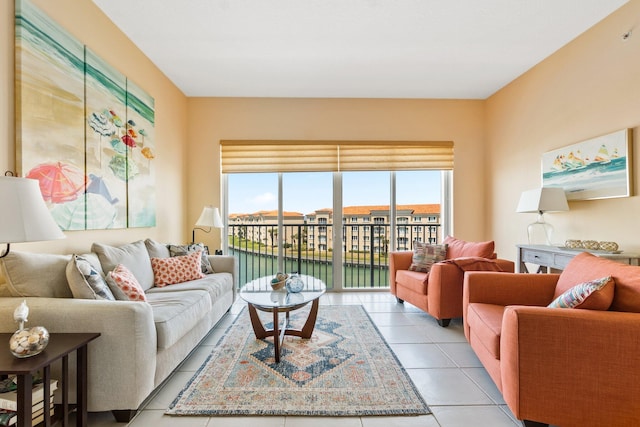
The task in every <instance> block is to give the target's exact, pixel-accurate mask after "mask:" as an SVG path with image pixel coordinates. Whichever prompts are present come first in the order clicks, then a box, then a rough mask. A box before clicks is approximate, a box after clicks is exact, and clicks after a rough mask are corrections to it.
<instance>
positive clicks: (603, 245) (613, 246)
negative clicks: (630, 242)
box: [599, 242, 619, 252]
mask: <svg viewBox="0 0 640 427" xmlns="http://www.w3.org/2000/svg"><path fill="white" fill-rule="evenodd" d="M599 247H600V250H602V251H607V252H616V251H617V250H618V248H619V246H618V244H617V243H616V242H600V243H599Z"/></svg>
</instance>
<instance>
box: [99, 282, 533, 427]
mask: <svg viewBox="0 0 640 427" xmlns="http://www.w3.org/2000/svg"><path fill="white" fill-rule="evenodd" d="M321 303H322V304H332V305H340V304H362V305H363V306H364V307H365V308H366V309H367V311H368V312H369V315H370V316H371V318H372V319H373V321H374V322H375V324H376V325H377V326H378V329H379V330H380V332H381V333H382V334H383V335H384V337H385V338H386V340H387V342H388V343H389V345H390V346H391V348H392V349H393V351H394V352H395V353H396V355H397V356H398V359H399V360H400V362H401V363H402V365H403V366H404V367H405V368H406V370H407V372H408V373H409V375H410V376H411V378H412V379H413V381H414V383H415V385H416V387H417V388H418V390H420V392H421V393H422V395H423V397H424V399H425V400H426V402H427V404H428V405H429V407H430V408H431V411H432V412H433V414H432V415H426V416H420V417H362V418H326V417H325V418H322V417H202V416H193V417H187V416H180V417H177V416H168V415H164V411H165V409H166V408H167V407H168V406H169V404H170V403H171V401H172V400H173V399H174V398H175V397H176V395H177V394H178V392H179V391H180V390H181V389H182V387H183V386H184V385H185V383H186V382H187V381H188V380H189V379H190V378H191V377H192V376H193V374H194V373H195V371H196V370H197V369H198V368H199V367H200V365H201V364H202V363H203V362H204V359H205V358H206V357H207V355H209V354H210V353H211V351H212V349H213V346H214V345H215V343H216V342H217V341H218V339H219V338H220V337H221V336H222V335H223V333H224V331H225V330H226V328H227V327H228V326H229V325H230V324H231V322H232V321H233V319H234V318H235V316H237V314H238V313H239V312H240V310H241V309H242V308H243V307H244V305H246V303H244V302H243V301H241V300H240V301H238V302H236V304H235V305H234V306H233V308H232V310H231V312H230V313H228V314H227V315H226V316H225V318H224V319H222V320H221V322H220V323H219V324H218V325H216V327H215V328H214V329H213V331H212V332H211V333H210V334H209V336H208V337H207V338H206V339H205V340H204V341H203V342H202V344H201V345H200V346H199V347H198V348H197V349H196V350H195V351H194V352H193V353H192V355H191V356H190V357H189V359H187V360H186V361H185V362H184V363H183V364H182V366H180V367H179V368H178V369H177V370H176V372H175V373H174V374H173V376H172V377H171V378H170V379H169V380H168V381H167V382H166V383H165V385H164V386H163V387H161V388H160V389H159V390H158V391H157V393H156V394H155V395H154V396H153V397H151V398H150V399H149V400H148V402H147V403H146V404H145V405H144V407H143V410H142V411H140V412H139V413H138V415H137V416H136V417H135V418H134V419H133V420H132V421H131V423H129V424H128V426H131V427H142V426H153V427H165V426H166V427H169V426H171V427H175V426H177V427H191V426H193V427H196V426H199V427H214V426H215V427H241V426H250V427H315V426H318V427H332V426H340V427H342V426H344V427H395V426H398V427H400V426H402V427H414V426H416V427H417V426H420V427H438V426H440V427H467V426H473V427H482V426H487V427H514V426H519V425H521V424H520V423H519V422H518V421H517V420H515V418H514V417H513V415H512V414H511V412H510V411H509V408H508V407H507V406H506V405H505V403H504V400H503V399H502V397H501V395H500V392H499V391H498V389H497V388H496V386H495V385H494V384H493V382H492V381H491V378H489V376H488V375H487V373H486V371H485V370H484V368H483V367H482V365H481V364H480V362H479V361H478V359H477V358H476V356H475V354H474V353H473V351H472V350H471V348H470V347H469V345H468V344H467V342H466V340H465V337H464V333H463V331H462V323H461V321H460V320H454V321H452V322H451V325H449V327H448V328H442V327H440V326H438V324H437V323H436V321H435V319H433V318H432V317H430V316H429V315H427V314H426V313H424V312H422V311H421V310H418V309H416V308H415V307H413V306H412V305H410V304H407V303H405V304H404V305H402V304H397V303H396V301H395V298H394V297H393V296H391V295H390V294H389V293H386V292H366V293H363V292H358V293H329V294H326V295H324V296H323V297H322V299H321ZM321 309H322V308H321ZM89 425H91V426H99V427H102V426H113V427H117V426H124V425H125V424H118V423H116V422H115V421H114V419H113V417H112V415H111V413H91V414H90V416H89Z"/></svg>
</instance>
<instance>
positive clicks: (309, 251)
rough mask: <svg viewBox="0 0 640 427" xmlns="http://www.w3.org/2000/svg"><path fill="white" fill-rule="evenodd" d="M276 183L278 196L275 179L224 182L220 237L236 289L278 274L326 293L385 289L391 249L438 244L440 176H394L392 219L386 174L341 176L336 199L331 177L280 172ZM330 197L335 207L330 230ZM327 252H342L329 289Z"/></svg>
mask: <svg viewBox="0 0 640 427" xmlns="http://www.w3.org/2000/svg"><path fill="white" fill-rule="evenodd" d="M281 179H282V192H281V194H280V193H279V191H278V188H279V183H278V180H279V175H278V174H271V173H269V174H230V175H229V176H228V180H227V182H228V187H227V189H226V191H227V194H228V197H227V199H228V203H229V206H228V212H229V218H228V227H227V234H228V239H229V250H230V253H231V254H233V255H235V256H236V257H237V258H238V261H239V266H240V284H241V285H242V284H243V283H245V282H247V281H249V280H252V279H254V278H257V277H260V276H265V275H274V274H275V273H276V272H277V271H279V270H281V269H282V270H284V271H286V272H300V273H302V274H309V275H312V276H315V277H319V278H321V279H322V280H323V281H325V283H326V284H327V287H328V288H329V289H331V288H333V289H337V288H344V289H352V288H377V287H388V282H387V281H388V253H389V251H390V250H392V249H397V250H410V249H411V248H412V242H413V241H415V240H418V241H423V242H432V243H435V242H439V241H441V240H442V236H441V233H440V230H441V227H440V226H441V224H440V200H441V194H440V193H441V173H440V172H439V171H411V172H396V174H395V182H396V190H395V193H396V200H395V209H396V217H395V218H391V214H390V206H391V203H392V201H391V185H390V183H391V173H390V172H348V173H343V174H342V175H341V180H342V187H341V188H340V189H339V191H340V192H341V194H339V195H334V194H333V188H334V187H333V179H334V176H333V174H332V173H284V174H281ZM336 196H337V197H338V200H342V224H339V227H338V228H337V229H336V228H335V227H336V226H337V225H336V223H335V222H334V210H333V200H334V197H336ZM279 197H281V200H282V213H281V217H282V224H281V226H280V227H278V217H279V212H278V206H279V203H278V200H279ZM409 224H410V225H411V227H409V226H408V225H409ZM419 224H425V225H424V226H422V225H419ZM392 227H394V233H392ZM392 239H393V240H392ZM334 251H341V252H340V253H341V258H342V265H341V267H340V268H341V270H342V274H340V275H338V276H337V277H338V278H340V279H339V281H340V283H334V277H336V276H334V274H333V270H334V268H335V266H334V263H333V259H334V256H333V254H334ZM279 256H280V264H279V262H278V257H279ZM279 266H280V267H279Z"/></svg>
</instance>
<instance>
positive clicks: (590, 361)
mask: <svg viewBox="0 0 640 427" xmlns="http://www.w3.org/2000/svg"><path fill="white" fill-rule="evenodd" d="M609 275H610V276H612V278H613V282H614V285H613V289H614V292H612V293H611V294H612V295H613V297H612V298H613V299H612V302H611V303H610V307H609V309H608V310H607V309H606V308H603V309H602V310H597V309H580V308H547V305H548V304H549V303H550V302H551V301H553V300H554V298H556V297H558V296H559V294H562V292H563V291H565V290H567V289H570V288H571V286H572V285H574V284H578V283H581V282H585V281H588V280H594V279H598V278H601V277H606V276H609ZM463 301H464V303H463V304H464V332H465V335H466V337H467V340H468V341H469V343H470V344H471V348H472V349H473V350H474V352H475V353H476V355H477V356H478V358H479V359H480V361H481V362H482V364H483V365H484V367H485V368H486V370H487V372H488V373H489V375H490V376H491V378H492V379H493V381H494V382H495V384H496V385H497V387H498V389H499V390H500V391H501V392H502V395H503V397H504V400H505V401H506V403H507V405H508V406H509V408H510V409H511V411H512V412H513V414H514V415H515V416H516V417H517V418H518V419H520V420H523V423H524V425H525V426H542V425H547V424H553V425H558V426H562V427H573V426H576V427H578V426H580V427H585V426H617V427H625V426H629V427H631V426H638V425H640V385H639V384H640V339H639V338H638V337H640V267H636V266H628V265H625V264H621V263H617V262H614V261H611V260H606V259H603V258H598V257H595V256H593V255H590V254H588V253H583V254H580V255H577V256H576V257H575V258H574V259H573V260H572V261H571V262H570V263H569V265H568V266H567V268H566V269H565V270H564V271H563V272H562V274H561V275H558V274H504V273H501V274H496V273H491V272H470V273H468V274H467V275H466V277H465V281H464V300H463ZM609 301H611V300H609Z"/></svg>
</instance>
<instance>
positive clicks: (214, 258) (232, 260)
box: [209, 255, 238, 290]
mask: <svg viewBox="0 0 640 427" xmlns="http://www.w3.org/2000/svg"><path fill="white" fill-rule="evenodd" d="M209 262H210V263H211V267H213V271H215V272H216V273H231V275H232V276H233V288H234V290H235V289H237V288H238V260H237V259H236V257H234V256H233V255H209Z"/></svg>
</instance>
